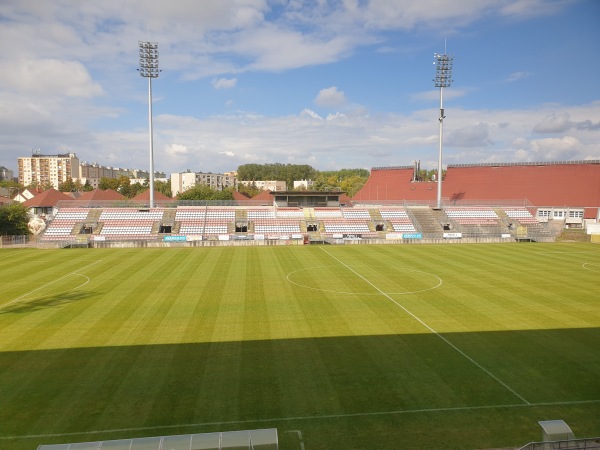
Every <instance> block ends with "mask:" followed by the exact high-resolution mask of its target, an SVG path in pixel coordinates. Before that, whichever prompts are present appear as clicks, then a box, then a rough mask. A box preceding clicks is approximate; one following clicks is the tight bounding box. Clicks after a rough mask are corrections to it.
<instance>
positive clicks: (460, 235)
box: [40, 161, 600, 246]
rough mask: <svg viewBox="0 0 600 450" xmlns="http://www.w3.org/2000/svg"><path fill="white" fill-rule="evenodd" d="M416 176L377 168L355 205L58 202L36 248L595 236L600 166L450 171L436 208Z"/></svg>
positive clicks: (264, 199) (275, 199)
mask: <svg viewBox="0 0 600 450" xmlns="http://www.w3.org/2000/svg"><path fill="white" fill-rule="evenodd" d="M181 175H185V176H188V175H189V176H190V177H192V178H193V180H192V181H190V183H192V182H194V183H196V182H198V180H202V174H195V173H191V172H190V173H189V174H187V173H186V174H181ZM211 175H213V176H214V177H215V178H216V175H214V174H211ZM414 175H415V171H414V168H412V167H410V166H403V167H378V168H374V169H372V171H371V175H370V178H369V180H368V181H367V183H366V184H365V185H364V187H363V188H362V189H361V190H360V191H359V192H358V193H357V194H356V195H355V196H354V197H353V198H352V199H349V198H347V197H346V196H345V194H344V193H343V192H335V191H334V192H316V191H278V192H266V191H265V192H263V193H262V194H261V195H260V196H257V197H256V198H255V199H248V200H243V199H242V200H239V199H238V200H235V201H231V202H219V203H218V204H217V203H214V202H193V201H191V202H190V201H185V202H184V201H181V202H177V201H173V200H172V199H167V198H163V199H159V200H157V202H156V208H152V209H150V208H149V205H148V203H147V201H145V200H144V198H143V197H139V198H137V199H134V200H122V199H121V200H115V201H113V202H110V201H98V202H94V201H92V200H89V199H88V200H85V201H80V200H64V201H60V202H58V203H57V204H56V206H55V207H54V208H53V210H52V212H53V213H52V214H47V215H46V218H47V219H49V223H48V226H47V227H46V231H45V232H44V234H43V235H42V236H40V240H41V242H45V243H48V244H49V245H53V243H59V245H60V242H61V241H62V242H65V241H66V242H73V241H79V242H84V241H85V242H86V243H88V244H89V245H112V244H110V243H111V242H114V243H115V244H114V245H120V244H119V242H123V241H127V242H136V241H137V242H143V245H144V246H148V245H157V246H162V245H171V244H173V243H175V242H177V243H179V244H178V245H205V243H210V245H220V244H219V243H225V241H254V242H255V243H256V244H262V243H263V242H272V243H277V242H274V241H279V242H280V243H281V242H284V243H313V242H329V243H346V242H352V243H356V242H371V243H386V242H393V243H416V242H445V241H448V240H453V241H456V240H461V241H462V242H509V241H515V240H517V241H519V240H530V241H544V242H551V241H554V240H555V239H556V237H557V236H559V235H560V234H561V233H562V232H563V230H564V229H566V228H579V229H583V230H585V231H586V232H587V233H588V234H590V235H592V234H594V235H595V234H597V233H598V230H597V228H598V226H599V224H598V222H599V220H600V161H577V162H556V163H518V164H472V165H453V166H449V167H448V170H447V172H446V176H445V178H444V180H443V202H442V207H441V208H437V207H436V203H435V200H436V187H437V186H436V184H437V183H435V182H428V181H425V182H423V181H415V176H414ZM184 179H186V178H185V177H183V176H182V187H183V180H184ZM175 192H178V191H177V189H174V193H175ZM46 207H47V206H46ZM45 212H46V213H48V209H46V210H45ZM107 242H108V244H107ZM186 243H187V244H186Z"/></svg>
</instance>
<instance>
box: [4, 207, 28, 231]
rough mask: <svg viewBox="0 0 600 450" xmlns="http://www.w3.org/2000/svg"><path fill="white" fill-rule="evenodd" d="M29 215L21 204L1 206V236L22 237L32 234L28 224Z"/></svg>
mask: <svg viewBox="0 0 600 450" xmlns="http://www.w3.org/2000/svg"><path fill="white" fill-rule="evenodd" d="M28 222H29V213H28V211H27V208H26V207H25V206H23V205H22V204H21V203H11V204H9V205H3V206H0V235H4V236H21V235H24V234H30V232H29V228H27V223H28Z"/></svg>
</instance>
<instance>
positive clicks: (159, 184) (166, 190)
mask: <svg viewBox="0 0 600 450" xmlns="http://www.w3.org/2000/svg"><path fill="white" fill-rule="evenodd" d="M154 190H155V191H157V192H160V193H161V194H164V195H166V196H167V197H173V193H172V192H171V183H169V182H168V181H158V180H155V181H154Z"/></svg>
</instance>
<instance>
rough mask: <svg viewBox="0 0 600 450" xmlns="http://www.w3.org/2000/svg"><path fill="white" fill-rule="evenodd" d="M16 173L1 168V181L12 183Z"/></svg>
mask: <svg viewBox="0 0 600 450" xmlns="http://www.w3.org/2000/svg"><path fill="white" fill-rule="evenodd" d="M14 176H15V175H14V172H13V171H12V170H10V169H7V168H6V167H4V166H0V181H10V180H12V179H13V177H14Z"/></svg>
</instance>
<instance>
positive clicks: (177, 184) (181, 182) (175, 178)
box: [171, 172, 237, 197]
mask: <svg viewBox="0 0 600 450" xmlns="http://www.w3.org/2000/svg"><path fill="white" fill-rule="evenodd" d="M234 173H235V172H227V173H226V174H223V173H211V172H208V173H203V172H181V173H172V174H171V192H172V193H173V197H175V196H176V195H177V194H180V193H181V192H185V191H187V190H188V189H191V188H193V187H194V186H196V185H204V186H210V188H211V189H215V190H217V191H221V190H223V189H225V188H228V187H233V188H235V187H236V185H237V176H236V175H234Z"/></svg>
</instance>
